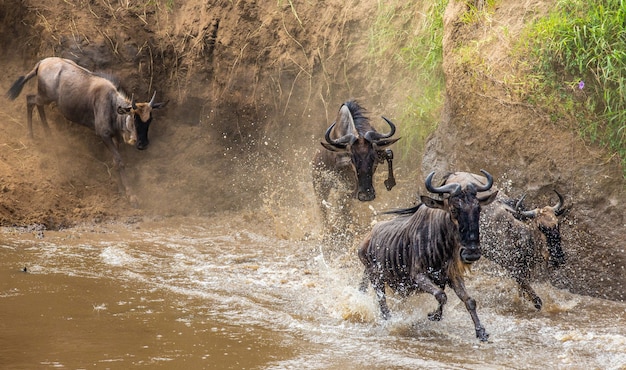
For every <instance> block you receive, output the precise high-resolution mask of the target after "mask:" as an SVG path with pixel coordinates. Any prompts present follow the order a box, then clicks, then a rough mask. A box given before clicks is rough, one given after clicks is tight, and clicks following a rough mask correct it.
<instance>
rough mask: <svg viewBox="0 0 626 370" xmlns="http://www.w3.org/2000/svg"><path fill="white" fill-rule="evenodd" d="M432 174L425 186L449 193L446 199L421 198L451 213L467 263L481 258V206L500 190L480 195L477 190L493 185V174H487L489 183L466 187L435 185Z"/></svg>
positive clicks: (442, 192)
mask: <svg viewBox="0 0 626 370" xmlns="http://www.w3.org/2000/svg"><path fill="white" fill-rule="evenodd" d="M481 171H482V170H481ZM483 173H486V171H485V172H483ZM433 175H434V172H431V173H430V175H429V176H428V177H427V179H426V188H427V189H428V190H429V191H432V192H434V193H440V194H449V196H448V198H447V199H445V200H435V199H432V198H430V197H425V196H422V197H421V198H422V202H423V203H424V204H425V205H426V206H427V207H431V208H440V209H443V210H444V211H447V212H448V213H449V214H450V218H451V219H452V222H453V223H454V224H456V225H457V227H458V231H459V242H460V248H459V253H460V257H461V261H462V262H463V263H467V264H471V263H473V262H476V261H478V260H479V259H480V257H481V254H482V253H481V250H480V233H479V220H480V211H481V207H482V206H486V205H488V204H489V203H491V202H493V201H494V200H495V199H496V196H497V194H498V192H497V191H496V192H493V193H491V194H489V195H487V196H484V197H481V198H478V197H477V196H476V194H477V193H478V191H486V190H488V189H489V188H490V187H491V184H492V183H493V179H492V178H491V175H489V176H488V178H489V184H488V185H487V186H479V187H476V186H474V184H468V185H467V186H466V187H465V188H462V187H461V185H459V184H448V185H445V186H441V187H439V188H434V187H432V185H431V181H432V176H433Z"/></svg>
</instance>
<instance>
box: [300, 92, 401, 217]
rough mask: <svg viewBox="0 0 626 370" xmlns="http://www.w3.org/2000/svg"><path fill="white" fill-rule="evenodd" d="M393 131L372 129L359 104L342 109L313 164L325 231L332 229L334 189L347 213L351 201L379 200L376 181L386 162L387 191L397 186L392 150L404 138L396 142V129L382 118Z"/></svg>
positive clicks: (326, 134) (351, 103) (339, 206)
mask: <svg viewBox="0 0 626 370" xmlns="http://www.w3.org/2000/svg"><path fill="white" fill-rule="evenodd" d="M382 119H383V120H385V122H386V123H387V124H388V125H389V129H390V131H389V132H388V133H387V134H381V133H379V132H377V131H376V129H374V127H372V125H371V124H370V120H369V118H367V117H366V116H365V109H364V108H363V107H361V106H360V105H359V104H358V103H357V102H356V101H355V100H348V101H347V102H345V103H344V104H342V105H341V107H340V109H339V112H338V113H337V118H336V120H335V121H334V122H333V123H332V124H331V125H330V127H328V129H327V130H326V133H325V135H324V138H325V140H326V141H325V142H321V144H322V146H323V147H324V149H320V150H319V151H318V152H317V153H316V155H315V157H314V159H313V162H312V175H313V189H314V190H315V193H316V196H317V199H318V201H319V203H320V204H321V209H322V216H323V218H324V220H323V221H324V224H325V228H327V227H329V224H330V223H329V221H328V217H329V215H328V210H327V207H328V204H329V195H330V192H331V190H332V189H336V190H337V191H338V192H342V193H345V194H339V197H338V198H339V201H338V202H339V204H338V205H337V207H336V208H340V209H343V210H344V213H345V211H346V210H347V208H348V204H347V202H348V201H349V199H351V198H356V199H358V200H359V201H362V202H367V201H371V200H374V199H375V198H376V190H375V189H374V184H373V177H374V173H375V171H376V167H377V166H378V164H379V163H382V162H384V161H385V160H386V161H387V163H388V178H387V180H385V186H386V188H387V190H391V189H392V188H393V186H394V185H395V179H394V177H393V167H392V160H393V152H392V151H391V149H388V147H389V146H390V145H391V144H393V143H395V142H396V141H398V140H399V139H400V138H393V137H392V136H393V135H394V134H395V132H396V126H395V125H394V124H393V122H391V121H390V120H389V119H387V118H385V117H382Z"/></svg>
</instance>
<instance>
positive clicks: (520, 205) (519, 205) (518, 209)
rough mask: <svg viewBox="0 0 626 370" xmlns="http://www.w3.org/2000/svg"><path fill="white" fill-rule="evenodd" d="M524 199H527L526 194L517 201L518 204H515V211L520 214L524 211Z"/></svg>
mask: <svg viewBox="0 0 626 370" xmlns="http://www.w3.org/2000/svg"><path fill="white" fill-rule="evenodd" d="M524 198H526V194H523V195H522V196H521V197H520V198H519V200H518V201H517V203H516V204H515V210H516V211H518V212H521V211H522V203H523V202H524Z"/></svg>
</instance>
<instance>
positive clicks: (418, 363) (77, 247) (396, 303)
mask: <svg viewBox="0 0 626 370" xmlns="http://www.w3.org/2000/svg"><path fill="white" fill-rule="evenodd" d="M275 235H276V232H275V230H273V229H272V227H268V224H267V223H265V222H262V221H259V220H256V218H254V217H248V216H247V215H241V214H223V215H219V217H217V216H216V217H214V218H160V219H155V220H143V221H141V222H137V223H130V224H100V225H87V226H82V227H77V228H73V229H68V230H62V231H46V230H43V231H42V230H36V229H15V228H4V229H1V231H0V254H1V256H2V258H0V368H3V369H37V368H40V369H47V368H68V369H128V368H150V369H152V368H163V369H181V368H187V369H201V368H206V369H405V368H406V369H408V368H422V369H428V368H432V369H441V368H445V369H545V368H555V369H625V368H626V315H625V313H626V304H624V303H620V302H613V301H606V300H601V299H595V298H590V297H585V296H580V295H575V294H571V293H569V292H568V291H565V290H559V289H556V288H553V287H551V286H549V285H547V284H535V288H536V290H537V291H538V293H539V294H540V296H542V298H543V300H544V309H543V310H542V311H540V312H537V311H536V310H535V309H534V308H532V305H530V304H529V303H528V302H526V301H523V300H521V299H520V298H518V296H517V290H516V287H515V285H514V283H513V282H512V281H511V280H510V279H507V278H505V277H502V276H500V275H499V274H494V273H490V272H489V270H490V265H489V262H483V261H480V262H479V265H478V266H477V268H476V269H475V271H474V272H473V273H472V274H471V275H470V276H468V278H467V279H466V282H467V285H468V291H469V292H470V294H471V295H472V296H473V297H474V298H476V300H477V301H478V305H479V308H478V313H479V316H480V318H481V321H482V322H483V324H484V325H485V327H486V329H487V331H488V332H489V333H490V335H491V337H490V341H489V342H488V343H480V342H479V341H478V340H477V339H476V338H475V335H474V329H473V327H472V323H471V320H470V318H469V315H468V313H467V311H466V310H465V308H464V306H463V304H462V303H461V302H460V301H459V300H458V299H457V298H456V296H454V294H453V293H452V292H449V302H448V305H447V306H446V308H445V310H444V319H443V321H441V322H430V321H428V319H427V318H426V315H427V313H428V312H429V311H431V310H432V309H433V308H434V307H436V301H435V300H434V298H433V297H431V296H428V295H417V296H413V297H410V298H409V299H406V300H402V299H400V298H398V297H394V296H393V295H391V296H390V297H388V301H389V303H390V308H391V310H392V315H393V317H392V319H391V320H390V321H388V322H384V321H382V320H381V319H380V317H379V313H378V307H377V305H376V303H375V298H374V295H373V293H372V291H371V289H370V290H369V291H368V293H367V294H362V293H360V292H359V291H358V289H357V288H358V282H359V280H360V278H361V273H362V271H361V268H360V266H359V265H358V261H357V258H356V255H354V254H352V253H351V252H350V251H345V253H344V256H343V257H342V258H340V259H336V260H333V259H334V258H330V257H329V256H330V254H329V253H327V252H328V247H327V246H325V245H322V244H321V243H320V241H319V240H318V238H315V237H309V238H308V239H307V238H302V240H287V239H284V238H278V237H276V236H275ZM335 252H336V251H335ZM24 270H25V271H24Z"/></svg>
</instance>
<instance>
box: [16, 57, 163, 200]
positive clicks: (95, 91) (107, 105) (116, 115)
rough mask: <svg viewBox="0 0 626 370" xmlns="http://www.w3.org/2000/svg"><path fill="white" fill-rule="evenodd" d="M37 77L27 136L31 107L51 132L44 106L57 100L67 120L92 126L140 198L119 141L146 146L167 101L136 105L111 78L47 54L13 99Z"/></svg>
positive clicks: (124, 186) (20, 81)
mask: <svg viewBox="0 0 626 370" xmlns="http://www.w3.org/2000/svg"><path fill="white" fill-rule="evenodd" d="M35 76H36V77H37V94H34V95H27V96H26V103H27V118H28V131H29V135H30V136H31V137H32V136H33V124H32V121H33V120H32V111H33V108H34V107H37V111H38V113H39V118H40V119H41V123H42V125H43V126H44V129H46V131H48V130H49V126H48V122H47V120H46V115H45V112H44V106H46V105H48V104H50V103H56V105H57V108H58V110H59V111H60V112H61V114H63V116H64V117H65V118H67V119H68V120H70V121H72V122H75V123H78V124H81V125H84V126H87V127H89V128H91V129H93V130H94V131H95V132H96V134H97V135H98V136H99V137H100V138H101V139H102V140H103V142H104V144H105V145H106V147H107V148H109V150H110V151H111V153H112V154H113V162H114V164H115V167H117V169H118V172H119V175H120V181H121V185H122V190H123V191H125V192H126V194H127V195H128V196H129V198H130V200H131V202H132V203H134V204H136V198H135V196H134V195H133V194H132V193H131V191H130V188H129V186H128V183H127V179H126V173H125V170H124V162H123V161H122V157H121V156H120V153H119V149H118V146H119V144H120V143H121V142H127V143H129V144H136V146H137V148H138V149H144V148H145V147H146V146H147V145H148V127H149V124H150V121H151V116H152V110H153V109H157V108H162V107H164V106H165V105H166V104H167V102H165V103H154V96H153V97H152V100H151V101H150V103H136V104H135V103H134V102H131V101H129V99H128V98H127V97H126V96H125V95H124V94H122V93H121V92H120V91H118V89H117V87H116V86H115V84H113V82H111V80H109V79H107V78H104V77H102V76H101V75H98V74H95V73H92V72H91V71H89V70H87V69H85V68H83V67H81V66H79V65H78V64H76V63H74V62H73V61H71V60H68V59H62V58H56V57H52V58H46V59H42V60H41V61H39V62H38V63H37V64H36V65H35V67H34V68H33V69H32V70H31V71H30V72H29V73H27V74H26V75H24V76H21V77H19V78H18V79H17V80H16V81H15V83H14V84H13V85H12V86H11V88H10V89H9V91H8V92H7V96H8V97H9V99H11V100H13V99H15V98H17V96H18V95H19V94H20V92H21V91H22V88H23V87H24V85H25V84H26V82H28V80H30V79H31V78H33V77H35Z"/></svg>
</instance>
